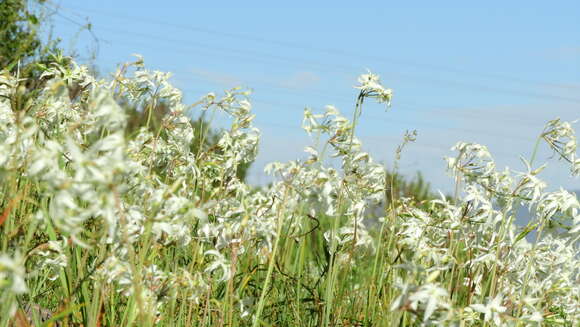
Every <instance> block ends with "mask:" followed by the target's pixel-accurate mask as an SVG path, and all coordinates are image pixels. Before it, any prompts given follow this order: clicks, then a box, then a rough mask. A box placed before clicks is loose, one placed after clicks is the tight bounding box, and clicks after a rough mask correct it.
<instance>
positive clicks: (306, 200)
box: [0, 57, 580, 327]
mask: <svg viewBox="0 0 580 327" xmlns="http://www.w3.org/2000/svg"><path fill="white" fill-rule="evenodd" d="M168 78H169V74H166V73H162V72H157V71H150V70H147V69H146V67H145V65H144V63H143V60H142V59H141V58H138V60H137V61H136V62H133V63H130V64H126V65H124V66H123V67H122V68H120V69H119V70H118V71H117V72H116V73H115V74H114V75H113V76H112V77H111V78H109V79H102V80H100V79H96V78H94V77H93V76H92V75H91V74H90V73H89V71H88V69H87V68H86V67H84V66H80V65H77V64H76V63H74V62H73V61H71V60H70V59H68V58H65V57H59V58H55V60H54V61H53V62H52V63H51V64H50V65H47V66H45V67H43V72H42V74H41V75H40V76H39V77H38V81H36V82H38V83H37V85H38V86H37V87H35V88H32V89H30V88H26V87H24V85H25V84H26V83H28V82H30V81H27V80H26V79H22V78H20V77H19V75H18V74H17V73H16V74H10V73H8V72H7V71H4V72H2V73H1V75H0V326H29V325H35V326H42V325H44V326H56V325H58V326H91V327H92V326H155V325H157V326H579V321H580V274H579V273H580V261H579V256H578V248H579V242H578V241H579V236H580V204H579V202H578V199H577V197H576V195H575V194H573V193H571V192H568V191H566V190H563V189H561V190H559V191H556V192H547V191H546V190H545V189H546V187H547V186H546V184H545V183H544V182H543V181H542V180H541V171H542V169H543V167H544V163H540V162H537V159H536V158H534V157H535V155H533V156H532V157H531V158H526V159H522V166H521V167H520V169H516V170H512V169H503V170H500V169H498V168H497V167H496V165H495V163H494V160H493V157H492V156H491V154H490V153H489V151H488V150H487V148H486V147H485V146H483V145H479V144H472V143H464V142H459V143H457V144H456V145H455V146H454V147H453V150H454V151H455V152H454V154H455V156H454V157H450V158H447V163H448V172H449V173H450V175H452V176H451V177H450V178H455V181H456V184H457V188H458V192H457V195H456V196H443V195H441V196H440V197H439V198H437V199H432V200H428V201H418V200H417V199H414V198H405V197H401V198H398V197H396V196H394V194H395V192H396V190H393V189H392V188H390V187H387V185H392V183H389V178H392V175H390V174H388V172H387V168H386V167H385V166H384V165H382V164H379V163H377V162H375V161H373V159H372V158H371V157H370V156H369V154H367V153H365V152H363V151H362V149H361V142H362V141H361V140H359V139H358V138H357V136H356V128H357V125H358V122H359V121H360V120H359V118H361V117H364V108H363V107H364V104H365V103H366V102H368V101H378V102H380V103H384V104H385V105H386V106H388V105H389V104H390V101H391V96H392V92H391V90H390V89H388V88H385V87H383V86H382V85H381V84H380V80H379V78H378V76H377V75H374V74H372V73H370V72H369V73H367V74H363V75H361V77H360V78H359V81H358V86H357V88H358V89H359V95H358V97H357V98H356V99H353V103H354V104H355V114H354V117H352V118H351V117H348V118H346V117H344V116H342V115H341V113H340V111H339V109H337V108H334V107H332V106H328V107H327V108H326V111H324V112H320V113H317V112H311V111H310V110H305V111H304V120H303V122H302V126H303V128H304V130H305V132H306V133H308V134H309V135H311V137H312V140H313V145H312V146H311V147H307V148H306V153H305V156H304V158H303V159H301V160H297V161H292V162H287V163H279V162H274V163H271V164H269V165H268V166H267V167H266V171H267V172H268V173H269V174H271V176H272V177H273V179H274V181H275V182H273V183H272V184H270V185H268V186H261V187H256V186H251V185H248V184H246V183H244V182H243V180H241V179H240V178H239V177H238V175H237V174H236V172H237V170H238V167H239V166H241V165H244V164H247V163H248V162H251V161H253V159H254V158H255V156H256V154H257V150H258V145H259V139H260V132H259V130H257V129H256V128H254V127H253V125H252V120H253V118H254V116H253V114H252V112H251V107H252V106H251V103H250V100H249V93H248V92H246V91H244V90H242V89H232V90H230V91H227V92H225V93H224V94H223V95H222V94H213V93H210V94H207V95H206V96H204V97H203V98H202V99H201V100H200V101H199V102H197V103H195V104H193V105H186V104H184V103H183V102H182V94H181V92H180V91H179V90H178V89H176V88H174V87H173V86H171V85H170V83H169V82H168ZM161 102H163V103H165V104H167V108H168V110H169V113H168V114H167V115H166V116H164V118H163V121H162V123H161V124H159V126H152V123H151V117H152V116H153V115H154V112H153V109H154V108H156V106H155V104H156V103H161ZM120 103H125V104H127V103H129V104H132V105H133V106H135V107H137V108H139V110H141V111H142V112H143V113H144V114H146V115H147V117H148V119H147V120H146V121H145V122H144V123H143V124H142V126H140V128H137V129H134V130H129V129H128V128H127V113H126V112H125V109H124V107H123V106H121V105H120ZM202 111H209V112H213V111H221V112H224V113H226V114H227V115H229V117H230V118H231V126H230V127H229V129H226V130H224V131H223V132H221V134H220V138H219V141H218V142H217V143H216V144H215V145H213V146H203V145H204V144H205V143H204V140H203V138H204V134H203V133H196V132H195V130H194V128H193V125H192V119H191V117H193V116H195V115H198V114H199V113H200V112H202ZM396 114H397V113H396V111H392V112H387V113H385V115H396ZM414 138H415V134H414V133H408V134H406V135H404V136H403V140H402V143H401V145H400V146H399V148H398V150H397V153H396V157H397V156H400V154H401V152H402V151H404V147H405V145H406V144H407V143H409V142H413V141H414ZM537 139H538V142H537V143H536V144H535V148H536V149H537V148H538V147H540V146H549V147H551V148H552V149H553V151H554V153H555V158H554V160H557V159H560V160H563V161H565V162H567V163H569V168H570V175H571V176H570V178H576V177H577V176H578V175H580V157H579V156H578V155H577V152H576V146H577V144H576V137H575V133H574V130H573V128H572V125H571V123H568V122H564V121H561V120H559V119H554V120H552V121H550V122H547V124H546V127H545V129H544V130H543V131H538V138H537ZM196 145H197V146H196ZM530 147H534V145H533V144H531V145H530ZM193 149H198V150H196V151H194V150H193ZM517 155H518V153H514V156H517ZM331 158H333V159H331ZM329 160H335V161H334V162H336V160H339V161H340V163H341V168H340V169H335V168H332V167H331V165H330V164H329ZM441 173H442V174H443V173H445V172H444V171H442V172H441ZM522 205H523V206H526V207H529V208H530V212H532V213H533V215H532V216H530V217H529V220H528V224H527V225H526V226H524V227H518V226H516V225H515V224H514V219H515V218H514V216H515V213H516V210H517V209H518V208H519V207H520V206H522ZM530 235H534V238H533V239H531V238H530Z"/></svg>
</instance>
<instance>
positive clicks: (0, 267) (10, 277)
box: [0, 253, 28, 299]
mask: <svg viewBox="0 0 580 327" xmlns="http://www.w3.org/2000/svg"><path fill="white" fill-rule="evenodd" d="M25 275H26V270H25V268H24V257H22V256H21V255H20V254H19V253H16V254H15V255H14V257H10V256H8V255H7V254H5V253H2V254H0V290H2V292H4V291H5V290H8V291H10V292H12V293H14V294H23V293H26V292H28V288H27V287H26V282H25V280H24V278H25ZM1 298H2V297H1V296H0V299H1Z"/></svg>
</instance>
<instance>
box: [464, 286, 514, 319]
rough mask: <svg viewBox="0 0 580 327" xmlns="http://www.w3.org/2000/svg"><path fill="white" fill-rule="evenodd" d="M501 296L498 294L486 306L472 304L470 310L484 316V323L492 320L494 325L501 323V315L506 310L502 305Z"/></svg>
mask: <svg viewBox="0 0 580 327" xmlns="http://www.w3.org/2000/svg"><path fill="white" fill-rule="evenodd" d="M502 302H503V295H502V294H501V293H500V294H498V295H496V297H495V298H493V299H492V300H491V301H489V302H487V304H472V305H471V308H473V310H475V311H477V312H481V313H483V314H484V315H485V318H484V319H485V321H489V320H493V322H494V323H495V324H496V325H500V323H501V316H500V315H501V314H502V313H504V312H505V311H506V310H507V308H506V307H504V306H503V305H502Z"/></svg>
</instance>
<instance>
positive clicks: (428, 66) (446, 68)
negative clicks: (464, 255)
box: [49, 1, 559, 86]
mask: <svg viewBox="0 0 580 327" xmlns="http://www.w3.org/2000/svg"><path fill="white" fill-rule="evenodd" d="M49 3H50V1H49ZM53 6H57V7H59V8H63V9H66V10H69V11H70V12H74V11H75V10H76V11H77V12H78V11H80V12H86V13H93V14H100V15H106V16H107V17H113V18H116V19H122V20H131V21H140V22H144V23H148V24H155V25H158V26H167V27H173V28H178V29H183V30H188V31H193V32H198V33H204V34H209V35H216V36H220V37H227V38H232V39H242V40H248V41H254V42H258V43H263V44H266V45H272V44H276V45H279V46H283V47H287V48H295V49H301V50H311V51H317V52H323V53H327V54H332V55H340V56H344V57H349V58H352V57H356V58H368V59H372V60H377V61H383V62H388V63H395V64H399V65H407V66H412V67H417V68H421V69H430V70H433V71H444V72H452V73H459V74H468V75H479V76H481V77H486V78H493V79H499V80H509V81H514V82H518V83H525V84H533V85H537V86H559V85H557V84H554V83H550V82H543V81H535V80H528V79H522V78H519V77H514V76H509V75H505V74H497V73H489V72H485V73H484V72H477V71H471V70H465V69H458V68H457V67H450V66H444V65H433V64H430V63H421V62H416V61H409V60H401V59H397V58H385V57H384V56H380V57H378V56H369V55H367V54H362V53H356V52H352V51H345V50H344V49H337V48H320V47H313V46H310V45H305V44H299V43H293V42H287V41H280V40H273V39H267V38H262V37H256V36H251V35H245V34H240V33H230V32H223V31H217V30H213V29H208V28H201V27H195V26H190V25H185V24H176V23H169V22H166V21H160V20H155V19H150V18H144V17H138V16H129V15H119V14H118V13H114V12H109V11H102V10H94V9H86V8H80V7H76V6H69V7H68V8H66V7H62V6H59V5H56V4H53ZM77 15H78V14H77ZM79 16H80V15H79Z"/></svg>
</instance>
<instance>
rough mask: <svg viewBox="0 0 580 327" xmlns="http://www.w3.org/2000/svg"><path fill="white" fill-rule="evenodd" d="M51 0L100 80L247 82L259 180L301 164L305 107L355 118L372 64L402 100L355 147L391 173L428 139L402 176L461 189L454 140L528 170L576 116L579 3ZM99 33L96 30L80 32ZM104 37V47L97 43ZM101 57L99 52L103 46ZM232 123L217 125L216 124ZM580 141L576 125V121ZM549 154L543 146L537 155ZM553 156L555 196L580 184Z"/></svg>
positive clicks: (195, 85) (364, 127) (367, 124)
mask: <svg viewBox="0 0 580 327" xmlns="http://www.w3.org/2000/svg"><path fill="white" fill-rule="evenodd" d="M291 4H292V6H290V5H289V4H282V5H274V3H273V2H252V3H242V2H235V3H234V2H231V3H230V2H212V3H209V2H198V1H165V2H160V1H132V0H123V1H109V0H103V1H83V2H80V1H72V0H60V1H51V2H49V3H48V5H47V6H49V7H54V6H55V5H58V6H60V9H59V11H58V14H56V15H53V16H52V18H53V23H54V29H53V34H54V35H55V36H60V37H61V38H62V39H63V43H62V44H63V45H64V46H65V47H67V48H68V49H76V50H77V52H78V53H79V55H80V56H81V57H82V58H86V57H87V56H88V55H89V54H90V53H93V52H94V53H96V55H97V56H96V60H95V63H96V65H97V66H98V68H99V70H100V72H101V73H102V74H108V73H110V72H112V71H114V70H115V68H116V67H117V65H118V64H119V63H122V62H125V61H130V60H132V57H131V54H133V53H139V54H142V55H143V56H144V57H145V61H146V63H147V65H148V66H149V67H150V68H151V69H157V70H162V71H171V72H173V73H174V77H173V82H174V84H175V85H176V86H178V87H180V88H181V89H182V90H183V91H184V93H185V95H186V100H187V101H188V102H194V101H196V100H197V99H198V98H199V97H201V96H202V95H203V94H204V93H207V92H210V91H217V92H219V91H222V90H224V89H227V88H230V87H233V86H237V85H241V86H245V87H248V88H251V89H252V90H253V95H252V100H253V104H254V111H255V113H256V115H257V118H256V126H257V127H258V128H260V129H261V131H262V143H261V150H260V155H259V157H258V160H257V161H256V163H255V164H254V167H253V170H252V173H251V176H250V181H251V182H253V183H263V182H266V181H267V180H268V179H267V177H266V176H265V175H264V174H263V172H262V169H263V166H264V164H265V163H267V162H270V161H274V160H275V161H287V160H293V159H297V158H300V157H305V155H304V154H303V152H302V149H303V148H304V146H306V145H308V144H309V142H310V141H309V139H308V137H307V136H306V134H305V133H304V132H303V131H302V130H301V129H300V123H301V118H302V112H303V109H304V107H310V108H312V109H313V110H315V111H316V110H318V111H322V110H323V108H324V105H326V104H332V105H335V106H336V107H337V108H339V109H340V110H341V112H343V113H345V114H346V115H347V116H348V117H350V113H351V112H352V109H353V104H354V100H355V97H356V90H355V89H353V87H352V86H353V85H355V83H356V78H357V76H358V75H359V74H361V73H364V72H365V70H366V69H367V68H368V69H370V70H371V71H373V72H375V73H377V74H379V75H381V79H382V81H383V84H385V85H386V86H387V87H390V88H392V89H393V90H394V99H393V106H392V108H391V109H390V110H389V111H388V112H385V110H384V108H383V107H382V106H379V105H372V104H370V103H369V104H368V105H366V107H365V108H364V112H363V115H362V118H361V122H360V125H359V127H358V133H359V137H360V138H361V139H362V141H363V144H364V147H365V148H366V149H368V151H369V152H370V153H371V154H372V155H373V157H374V158H375V159H376V160H378V161H383V162H385V164H386V165H387V166H389V167H390V166H392V160H393V157H394V152H395V149H396V147H397V145H398V144H399V143H400V140H401V139H402V135H403V133H404V132H405V130H412V129H416V130H417V131H418V134H419V135H418V139H417V141H416V142H415V143H414V144H411V145H409V146H408V148H407V149H406V151H405V153H404V154H403V157H402V160H401V163H400V170H401V172H403V173H404V174H407V175H413V174H415V173H416V172H417V171H421V172H422V173H423V174H424V175H425V177H426V178H427V180H428V181H430V182H431V183H432V185H433V186H435V187H436V188H439V189H441V190H443V191H450V190H451V189H452V183H453V182H452V180H451V178H449V177H448V176H446V174H445V163H444V161H443V160H442V158H443V156H445V155H452V152H451V151H450V150H449V149H450V147H451V146H452V145H453V144H455V143H456V142H457V141H460V140H462V141H472V142H478V143H481V144H485V145H487V146H488V147H489V148H490V150H491V152H492V154H493V155H494V157H495V158H496V161H497V163H498V166H499V167H500V168H503V167H504V166H506V165H507V166H509V167H511V168H513V169H516V170H523V169H524V167H523V165H522V164H521V163H520V161H519V155H523V156H524V157H529V156H530V153H531V152H532V148H533V146H534V143H535V138H536V137H537V135H538V134H539V133H540V132H541V130H542V128H543V125H544V123H545V122H546V121H547V120H549V119H553V118H555V117H561V118H562V119H565V120H574V119H579V118H580V1H558V2H552V3H549V2H546V1H485V2H473V1H470V2H467V1H448V2H441V1H439V2H426V1H425V2H410V1H406V2H388V1H381V2H365V3H364V4H362V3H361V4H360V5H355V3H354V2H352V3H350V4H348V5H347V4H344V5H342V4H340V3H338V2H336V1H335V2H319V3H317V4H315V5H312V4H311V3H309V2H302V1H293V2H291ZM87 22H90V23H91V26H92V29H91V31H92V34H91V33H89V32H88V31H86V30H82V29H81V28H80V26H81V25H84V24H86V23H87ZM95 37H96V38H97V39H98V43H97V42H95ZM97 49H98V51H97V52H95V50H97ZM225 123H226V122H225V121H223V118H221V117H218V119H217V120H216V121H215V124H216V126H223V125H224V124H225ZM575 126H576V130H577V131H579V132H580V123H579V124H576V125H575ZM549 157H550V152H549V151H547V149H546V147H545V146H542V150H541V151H540V159H547V158H549ZM567 172H568V170H567V167H566V166H565V165H563V164H562V163H559V162H558V161H557V160H555V159H552V160H550V164H549V167H548V169H546V170H545V172H544V174H543V178H544V179H545V180H546V181H547V182H548V183H549V184H550V188H552V189H554V188H557V187H559V186H563V187H565V188H571V189H579V188H580V180H579V179H577V178H576V179H573V178H571V177H569V175H568V173H567Z"/></svg>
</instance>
